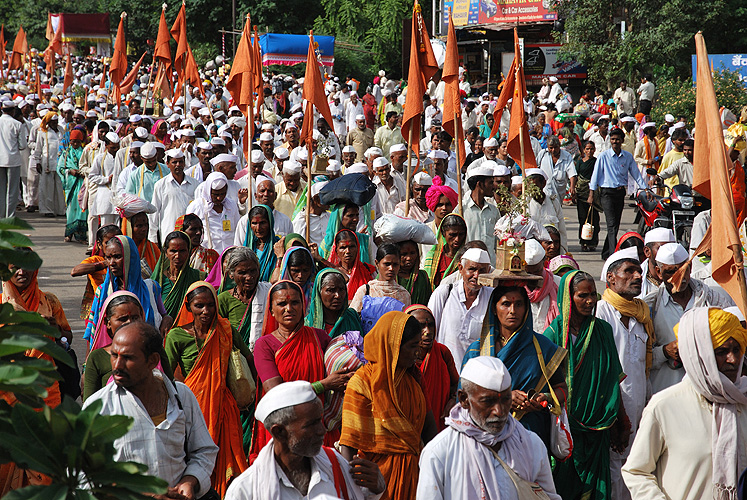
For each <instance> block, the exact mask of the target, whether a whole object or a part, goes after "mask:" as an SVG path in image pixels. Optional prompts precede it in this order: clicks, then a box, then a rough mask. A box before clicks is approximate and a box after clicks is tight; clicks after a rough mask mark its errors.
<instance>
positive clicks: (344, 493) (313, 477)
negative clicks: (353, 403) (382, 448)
mask: <svg viewBox="0 0 747 500" xmlns="http://www.w3.org/2000/svg"><path fill="white" fill-rule="evenodd" d="M322 409H323V405H322V402H321V400H320V399H319V397H318V396H317V394H316V392H314V389H313V387H312V386H311V384H310V383H308V382H305V381H302V380H298V381H294V382H284V383H282V384H280V385H278V386H277V387H275V388H273V389H272V390H270V391H269V392H267V394H265V395H264V396H263V397H262V399H261V400H260V401H259V403H258V404H257V410H256V412H255V414H254V416H255V418H256V419H257V420H258V421H260V422H262V424H263V425H264V426H265V428H266V429H267V431H268V432H269V433H270V435H272V439H271V440H270V442H269V443H267V444H266V445H265V447H264V448H262V450H261V451H260V452H259V455H258V456H257V459H256V460H255V461H254V463H253V464H252V466H251V467H249V469H247V470H246V471H244V472H243V473H242V474H241V475H240V476H239V477H237V478H236V479H235V480H234V481H233V482H232V483H231V485H230V486H229V487H228V491H226V497H225V499H226V500H295V499H298V500H301V499H303V498H346V499H349V500H363V499H371V500H373V499H377V498H379V497H381V493H382V492H383V491H384V489H385V487H386V485H385V483H384V476H382V474H381V472H380V471H379V467H378V466H377V465H376V464H375V463H373V462H371V461H369V460H364V459H361V458H354V459H353V460H351V461H350V462H348V461H346V460H345V458H343V456H342V455H340V454H339V453H337V452H336V451H335V450H334V449H332V448H327V447H324V446H322V442H323V441H324V436H325V434H326V432H327V429H326V427H325V426H324V423H323V422H322Z"/></svg>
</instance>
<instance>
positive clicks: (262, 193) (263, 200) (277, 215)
mask: <svg viewBox="0 0 747 500" xmlns="http://www.w3.org/2000/svg"><path fill="white" fill-rule="evenodd" d="M255 185H256V186H257V190H256V192H255V194H254V199H255V200H256V204H259V205H267V206H268V207H270V208H271V209H272V217H273V219H274V221H275V227H274V229H275V234H276V235H278V236H279V237H281V238H282V237H283V236H285V235H287V234H290V233H292V232H293V223H292V222H291V220H290V219H289V218H288V217H287V216H286V215H285V214H284V213H282V212H278V211H277V209H276V208H275V200H277V192H276V191H275V181H273V180H272V179H270V178H269V177H265V176H260V177H257V179H256V183H255ZM249 212H251V211H249ZM249 212H247V213H246V214H244V215H243V216H242V217H241V219H240V220H239V224H238V226H237V227H236V235H235V236H234V244H235V245H237V246H238V245H243V244H244V240H245V239H246V232H247V231H248V230H249Z"/></svg>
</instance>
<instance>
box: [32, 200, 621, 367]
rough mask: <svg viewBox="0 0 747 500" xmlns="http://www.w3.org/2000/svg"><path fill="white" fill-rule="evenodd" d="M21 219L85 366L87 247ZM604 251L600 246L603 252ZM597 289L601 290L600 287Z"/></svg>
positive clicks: (43, 221)
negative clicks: (77, 269)
mask: <svg viewBox="0 0 747 500" xmlns="http://www.w3.org/2000/svg"><path fill="white" fill-rule="evenodd" d="M626 203H627V201H626ZM563 210H564V215H565V223H566V228H567V231H568V235H569V238H568V240H569V246H570V248H569V250H570V252H571V253H572V254H573V256H574V258H575V259H576V260H577V261H578V263H579V265H580V266H581V269H582V270H584V271H587V272H588V273H590V274H591V275H592V276H594V277H595V278H597V277H598V276H599V274H600V273H601V271H602V264H603V261H602V259H601V257H600V254H599V252H597V253H582V252H581V247H580V246H579V244H578V238H577V237H576V235H577V234H578V221H577V218H576V207H564V209H563ZM19 216H20V217H21V218H23V219H25V220H27V221H28V222H29V223H30V224H31V225H32V226H33V227H34V231H32V232H31V233H29V236H30V237H31V239H32V241H33V242H34V243H35V245H36V246H35V247H34V249H35V250H36V252H37V253H38V254H39V255H40V256H41V257H42V259H44V265H43V266H42V268H41V270H40V271H39V286H40V287H41V288H42V290H44V291H47V292H52V293H54V294H55V295H57V297H58V298H59V299H60V302H61V303H62V307H63V308H64V310H65V313H66V315H67V319H68V321H69V322H70V326H71V327H72V328H73V339H74V341H73V347H74V348H75V351H76V353H77V354H78V359H79V360H80V362H82V361H83V359H84V358H85V353H84V350H85V347H84V343H83V341H82V335H83V329H84V327H83V321H82V320H81V319H80V302H81V298H82V297H83V291H84V290H85V284H86V283H85V278H83V277H80V278H72V277H70V270H71V269H72V268H73V267H74V266H75V265H77V264H79V263H80V262H81V261H82V260H83V259H84V258H85V257H86V255H85V251H86V246H85V245H81V244H79V243H65V242H64V241H63V235H64V231H65V229H64V227H65V219H64V217H57V218H54V219H48V218H45V217H43V216H41V215H39V214H38V213H34V214H28V213H26V212H20V213H19ZM633 217H634V211H633V209H631V208H629V207H627V205H626V207H625V211H624V213H623V225H622V227H621V231H620V234H623V232H625V231H627V230H632V229H634V225H633ZM605 235H606V232H605V230H604V218H602V231H601V233H600V235H599V237H600V241H604V238H605ZM601 248H602V247H601V245H600V246H599V250H600V251H601ZM597 286H598V288H599V289H600V290H601V286H600V284H599V283H598V285H597Z"/></svg>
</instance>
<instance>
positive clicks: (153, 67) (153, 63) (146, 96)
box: [143, 57, 156, 112]
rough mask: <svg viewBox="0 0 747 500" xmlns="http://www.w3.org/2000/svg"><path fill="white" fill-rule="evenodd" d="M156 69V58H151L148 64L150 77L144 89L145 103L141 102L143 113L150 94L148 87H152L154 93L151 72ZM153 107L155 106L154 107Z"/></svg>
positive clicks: (154, 85)
mask: <svg viewBox="0 0 747 500" xmlns="http://www.w3.org/2000/svg"><path fill="white" fill-rule="evenodd" d="M155 67H156V58H155V57H154V58H153V61H151V63H150V76H148V86H147V87H146V88H145V101H144V102H143V112H145V108H146V107H147V106H148V95H149V94H150V87H151V85H152V86H153V94H154V95H155V93H156V84H155V82H154V81H153V70H154V69H155ZM154 107H155V106H154Z"/></svg>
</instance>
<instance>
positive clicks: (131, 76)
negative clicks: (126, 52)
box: [119, 52, 147, 94]
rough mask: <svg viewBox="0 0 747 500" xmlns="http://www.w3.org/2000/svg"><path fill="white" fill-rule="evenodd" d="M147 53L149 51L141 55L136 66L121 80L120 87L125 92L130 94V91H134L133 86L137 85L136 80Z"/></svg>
mask: <svg viewBox="0 0 747 500" xmlns="http://www.w3.org/2000/svg"><path fill="white" fill-rule="evenodd" d="M145 54H147V52H143V55H142V56H140V59H139V60H138V62H137V63H136V64H135V66H133V67H132V69H131V70H130V72H129V73H127V76H126V77H125V79H124V80H122V81H121V82H120V84H119V88H120V90H121V91H122V93H123V94H129V93H130V91H132V87H133V86H134V85H135V80H136V79H137V74H138V71H140V66H142V64H143V60H145Z"/></svg>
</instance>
